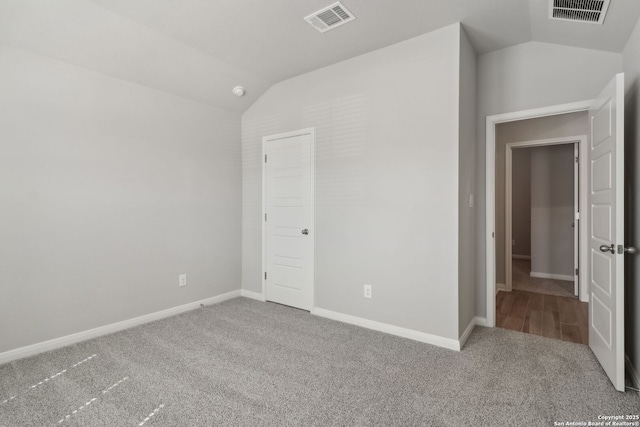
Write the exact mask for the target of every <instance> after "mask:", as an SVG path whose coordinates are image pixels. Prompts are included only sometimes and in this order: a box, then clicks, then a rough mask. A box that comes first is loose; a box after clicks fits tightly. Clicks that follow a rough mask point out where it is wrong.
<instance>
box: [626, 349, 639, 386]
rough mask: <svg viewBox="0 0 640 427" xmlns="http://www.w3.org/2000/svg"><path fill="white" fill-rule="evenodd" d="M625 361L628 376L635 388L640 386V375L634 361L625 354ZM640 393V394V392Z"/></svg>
mask: <svg viewBox="0 0 640 427" xmlns="http://www.w3.org/2000/svg"><path fill="white" fill-rule="evenodd" d="M624 361H625V365H626V367H627V376H628V377H629V379H630V380H631V383H632V384H631V385H632V386H633V387H635V388H640V375H638V371H636V369H635V368H634V366H633V363H631V359H629V356H628V355H625V356H624ZM638 394H639V395H640V393H638Z"/></svg>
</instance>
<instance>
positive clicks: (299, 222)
mask: <svg viewBox="0 0 640 427" xmlns="http://www.w3.org/2000/svg"><path fill="white" fill-rule="evenodd" d="M263 148H264V153H265V163H264V179H265V186H264V201H265V217H264V220H265V227H264V243H265V247H264V249H265V277H264V279H265V298H266V299H267V300H268V301H273V302H277V303H280V304H285V305H289V306H292V307H297V308H301V309H304V310H311V308H312V307H313V257H314V251H313V248H314V237H315V235H314V229H313V132H312V131H300V132H298V133H289V134H282V135H274V136H271V137H265V138H264V140H263Z"/></svg>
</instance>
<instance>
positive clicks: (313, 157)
mask: <svg viewBox="0 0 640 427" xmlns="http://www.w3.org/2000/svg"><path fill="white" fill-rule="evenodd" d="M315 134H316V130H315V128H313V127H312V128H305V129H299V130H294V131H290V132H283V133H277V134H273V135H266V136H263V137H262V156H261V158H260V162H261V163H262V218H261V220H260V221H261V222H262V227H261V229H262V248H261V250H262V273H261V276H260V277H261V282H262V297H263V298H264V300H265V301H266V300H267V289H266V285H267V281H266V279H265V278H264V277H265V276H264V274H265V272H266V271H267V221H266V220H265V219H264V218H265V215H266V214H267V167H266V164H267V162H266V155H267V143H269V142H270V141H274V140H278V139H284V138H293V137H296V136H302V135H309V139H310V141H309V145H310V146H309V150H310V162H311V165H310V166H311V169H310V175H311V177H310V178H311V188H310V192H311V194H310V196H311V219H310V224H309V228H310V229H311V233H309V235H308V236H307V238H308V239H311V274H310V276H311V307H310V310H313V308H315V306H316V273H315V268H316V227H315V221H316V137H315Z"/></svg>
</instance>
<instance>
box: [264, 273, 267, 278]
mask: <svg viewBox="0 0 640 427" xmlns="http://www.w3.org/2000/svg"><path fill="white" fill-rule="evenodd" d="M264 280H267V272H266V271H265V272H264Z"/></svg>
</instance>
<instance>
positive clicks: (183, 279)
mask: <svg viewBox="0 0 640 427" xmlns="http://www.w3.org/2000/svg"><path fill="white" fill-rule="evenodd" d="M178 286H180V287H183V286H187V275H186V274H181V275H180V276H178Z"/></svg>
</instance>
